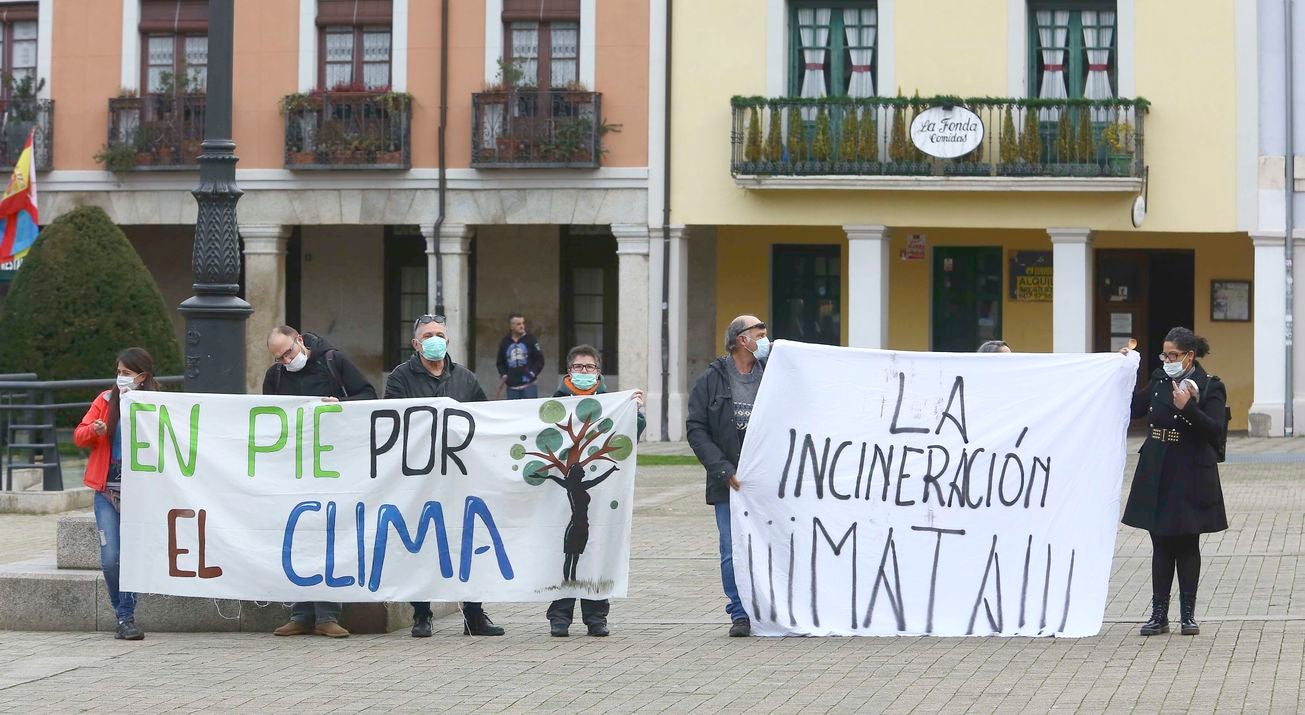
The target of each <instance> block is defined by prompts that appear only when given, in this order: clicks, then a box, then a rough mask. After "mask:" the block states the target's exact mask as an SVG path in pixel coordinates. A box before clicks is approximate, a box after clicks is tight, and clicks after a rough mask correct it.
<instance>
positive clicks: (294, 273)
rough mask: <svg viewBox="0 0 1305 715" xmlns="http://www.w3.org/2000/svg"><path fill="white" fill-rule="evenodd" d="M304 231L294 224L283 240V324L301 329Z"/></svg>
mask: <svg viewBox="0 0 1305 715" xmlns="http://www.w3.org/2000/svg"><path fill="white" fill-rule="evenodd" d="M303 235H304V232H303V228H302V227H300V226H295V227H294V230H293V231H291V232H290V238H288V239H286V242H285V324H286V325H289V326H290V327H292V328H294V329H295V330H303V327H304V326H302V325H300V324H299V322H300V320H302V319H303V285H304V262H303V261H304V238H303Z"/></svg>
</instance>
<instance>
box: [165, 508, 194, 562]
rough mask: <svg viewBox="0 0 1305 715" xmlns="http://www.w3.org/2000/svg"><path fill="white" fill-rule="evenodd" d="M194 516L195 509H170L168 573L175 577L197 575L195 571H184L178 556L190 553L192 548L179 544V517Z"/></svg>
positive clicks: (188, 517) (191, 517)
mask: <svg viewBox="0 0 1305 715" xmlns="http://www.w3.org/2000/svg"><path fill="white" fill-rule="evenodd" d="M193 518H195V510H194V509H169V510H168V575H169V576H172V577H174V578H193V577H194V576H195V572H194V571H183V570H182V569H180V568H178V566H177V557H178V556H180V555H182V554H188V553H190V549H182V548H179V547H178V546H177V519H193Z"/></svg>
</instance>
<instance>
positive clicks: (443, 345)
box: [421, 335, 449, 360]
mask: <svg viewBox="0 0 1305 715" xmlns="http://www.w3.org/2000/svg"><path fill="white" fill-rule="evenodd" d="M448 351H449V341H448V340H445V339H444V338H441V337H440V336H438V335H432V336H430V337H429V338H426V339H425V340H423V341H421V355H422V357H424V358H426V359H427V360H443V359H444V356H445V355H446V354H447V353H448Z"/></svg>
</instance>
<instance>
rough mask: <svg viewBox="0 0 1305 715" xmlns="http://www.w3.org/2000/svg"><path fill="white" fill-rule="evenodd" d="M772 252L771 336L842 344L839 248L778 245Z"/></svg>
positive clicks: (806, 341) (808, 341)
mask: <svg viewBox="0 0 1305 715" xmlns="http://www.w3.org/2000/svg"><path fill="white" fill-rule="evenodd" d="M771 251H772V253H771V262H770V265H771V277H770V280H771V286H770V296H771V304H770V326H771V330H770V336H771V339H772V340H774V339H776V338H783V339H785V340H797V341H800V342H804V343H817V344H820V345H840V344H842V342H841V339H842V336H841V334H840V333H841V330H842V298H841V295H842V287H843V283H842V278H841V275H842V265H841V257H840V253H839V247H838V246H836V245H832V246H827V245H818V246H788V245H777V246H774V247H772V249H771Z"/></svg>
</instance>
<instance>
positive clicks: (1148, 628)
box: [1142, 593, 1169, 636]
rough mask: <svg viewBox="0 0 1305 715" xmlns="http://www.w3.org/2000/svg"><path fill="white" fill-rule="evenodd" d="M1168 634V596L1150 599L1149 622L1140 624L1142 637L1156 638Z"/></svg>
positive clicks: (1158, 595)
mask: <svg viewBox="0 0 1305 715" xmlns="http://www.w3.org/2000/svg"><path fill="white" fill-rule="evenodd" d="M1168 632H1169V594H1165V595H1163V596H1162V595H1160V594H1158V593H1157V594H1155V595H1154V596H1152V597H1151V620H1149V621H1147V622H1146V623H1143V624H1142V635H1144V636H1158V635H1160V634H1161V633H1168Z"/></svg>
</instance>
